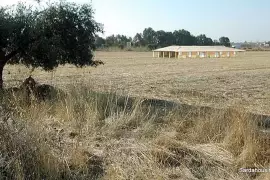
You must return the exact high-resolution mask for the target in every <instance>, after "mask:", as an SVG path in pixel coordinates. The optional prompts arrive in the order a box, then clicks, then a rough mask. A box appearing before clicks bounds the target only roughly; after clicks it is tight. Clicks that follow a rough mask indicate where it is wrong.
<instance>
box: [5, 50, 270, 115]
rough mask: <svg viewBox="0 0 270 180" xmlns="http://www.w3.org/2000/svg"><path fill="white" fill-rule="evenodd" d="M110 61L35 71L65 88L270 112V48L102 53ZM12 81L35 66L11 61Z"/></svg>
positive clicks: (9, 75) (9, 80)
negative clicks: (191, 55) (227, 53)
mask: <svg viewBox="0 0 270 180" xmlns="http://www.w3.org/2000/svg"><path fill="white" fill-rule="evenodd" d="M95 54H96V57H95V58H96V59H99V60H102V61H104V62H105V65H104V66H102V65H101V66H99V67H97V68H93V67H86V68H82V69H80V68H79V69H77V68H75V67H73V66H68V65H67V66H64V67H59V68H57V70H55V71H54V72H44V71H41V70H35V71H34V72H33V73H32V75H33V77H34V78H35V79H36V80H37V81H38V82H40V83H48V84H53V85H56V86H59V87H62V88H65V87H67V85H69V84H84V85H87V86H88V87H89V88H91V89H93V90H95V91H113V92H118V93H120V94H124V95H131V96H136V97H146V98H158V99H166V100H172V101H176V102H180V103H188V104H192V105H193V104H194V105H206V106H212V107H219V108H223V107H228V106H241V107H244V108H246V109H247V110H248V111H251V112H255V113H260V114H269V112H270V101H269V99H270V91H269V87H270V79H269V77H270V53H269V52H245V53H243V54H240V55H239V56H238V57H236V58H225V59H209V58H206V59H173V58H172V59H168V58H165V59H162V58H152V53H151V52H99V51H98V52H96V53H95ZM4 74H5V75H4V78H5V82H6V85H7V86H14V85H16V84H17V83H19V82H20V81H22V80H23V79H25V78H26V77H27V76H29V75H30V70H29V69H26V68H25V67H23V66H8V67H6V69H5V72H4Z"/></svg>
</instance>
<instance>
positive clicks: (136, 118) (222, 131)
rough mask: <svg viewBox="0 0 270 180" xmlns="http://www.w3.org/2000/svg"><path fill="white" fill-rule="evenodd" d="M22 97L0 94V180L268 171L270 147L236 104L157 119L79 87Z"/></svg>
mask: <svg viewBox="0 0 270 180" xmlns="http://www.w3.org/2000/svg"><path fill="white" fill-rule="evenodd" d="M22 98H23V97H22V96H18V95H16V94H8V95H7V94H4V95H3V94H2V97H1V121H0V122H1V123H0V128H1V130H0V143H1V144H0V177H1V178H0V179H117V180H118V179H210V180H212V179H235V180H238V179H245V180H248V179H269V178H270V176H269V174H268V173H241V172H239V168H268V166H269V160H270V154H269V149H270V148H269V147H270V146H269V139H268V138H267V136H265V134H263V133H261V131H259V130H258V128H257V125H256V123H255V122H254V121H253V120H252V119H251V117H249V116H248V115H247V113H246V112H245V111H244V110H242V109H240V108H237V107H234V108H232V109H228V110H224V111H218V112H211V113H209V112H208V111H205V112H204V111H201V110H199V109H198V110H196V109H192V110H188V109H185V110H181V109H180V110H179V109H170V110H168V111H167V112H166V113H165V114H160V111H164V109H162V108H161V107H156V108H155V104H146V103H144V101H143V100H142V99H131V98H129V97H123V96H118V95H116V93H107V94H106V93H104V94H102V93H97V92H93V91H91V90H89V89H88V88H87V87H85V86H79V87H78V86H76V87H70V88H69V89H68V90H67V92H66V95H65V96H63V95H61V96H59V97H58V98H56V99H54V100H50V101H45V102H43V101H42V102H39V101H36V100H35V99H34V98H32V99H31V101H30V102H28V103H25V102H24V101H23V100H22ZM150 106H151V107H150ZM153 109H154V110H153ZM196 111H200V112H196Z"/></svg>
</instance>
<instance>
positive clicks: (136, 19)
mask: <svg viewBox="0 0 270 180" xmlns="http://www.w3.org/2000/svg"><path fill="white" fill-rule="evenodd" d="M25 1H31V0H25ZM70 1H73V2H78V3H86V2H91V0H70ZM16 2H17V0H0V5H3V4H12V3H16ZM92 4H93V8H94V9H95V19H96V21H98V22H100V23H103V24H104V30H105V35H106V36H108V35H111V34H125V35H128V36H132V37H133V36H134V35H135V34H136V33H137V32H142V31H143V29H144V28H146V27H152V28H153V29H154V30H165V31H173V30H177V29H186V30H188V31H190V32H191V33H192V34H193V35H199V34H206V35H207V36H208V37H211V38H212V39H218V38H219V37H220V36H228V37H229V38H230V39H231V41H234V42H237V41H245V40H246V41H265V40H267V41H270V20H269V18H270V0H219V1H217V0H92Z"/></svg>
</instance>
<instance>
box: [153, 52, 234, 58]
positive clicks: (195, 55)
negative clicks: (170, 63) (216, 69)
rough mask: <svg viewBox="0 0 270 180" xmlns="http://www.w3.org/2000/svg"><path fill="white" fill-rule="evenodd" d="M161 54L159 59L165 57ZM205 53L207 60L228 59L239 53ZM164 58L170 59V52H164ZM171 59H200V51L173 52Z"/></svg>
mask: <svg viewBox="0 0 270 180" xmlns="http://www.w3.org/2000/svg"><path fill="white" fill-rule="evenodd" d="M217 52H218V56H219V57H216V55H217V54H216V53H217ZM158 53H159V57H160V58H162V57H163V52H158ZM204 53H205V58H227V57H235V56H236V54H237V52H235V51H229V52H226V51H222V52H219V51H208V52H204ZM164 57H165V58H168V57H169V52H164ZM170 57H171V58H200V51H199V52H196V51H194V52H171V55H170Z"/></svg>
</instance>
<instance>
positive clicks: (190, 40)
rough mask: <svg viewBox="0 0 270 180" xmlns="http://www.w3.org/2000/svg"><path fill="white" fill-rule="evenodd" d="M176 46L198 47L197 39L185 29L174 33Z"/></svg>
mask: <svg viewBox="0 0 270 180" xmlns="http://www.w3.org/2000/svg"><path fill="white" fill-rule="evenodd" d="M173 35H174V38H175V44H176V45H196V44H197V43H196V38H195V37H194V36H193V35H191V34H190V32H189V31H186V30H184V29H182V30H178V31H174V32H173Z"/></svg>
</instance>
